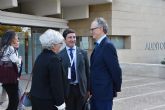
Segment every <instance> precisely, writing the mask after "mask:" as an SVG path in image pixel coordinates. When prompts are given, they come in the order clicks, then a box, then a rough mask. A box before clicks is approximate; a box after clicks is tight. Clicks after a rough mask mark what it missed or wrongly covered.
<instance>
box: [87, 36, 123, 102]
mask: <svg viewBox="0 0 165 110" xmlns="http://www.w3.org/2000/svg"><path fill="white" fill-rule="evenodd" d="M90 62H91V66H90V70H91V71H90V72H91V93H92V96H93V98H96V99H99V100H109V99H110V100H112V99H113V97H116V95H117V94H116V92H119V91H121V83H122V74H121V73H122V72H121V68H120V66H119V63H118V57H117V52H116V49H115V47H114V46H113V44H112V43H111V41H110V40H109V38H107V37H105V38H104V39H103V40H102V41H101V43H100V44H99V46H98V47H97V48H96V49H94V51H93V53H92V55H91V59H90Z"/></svg>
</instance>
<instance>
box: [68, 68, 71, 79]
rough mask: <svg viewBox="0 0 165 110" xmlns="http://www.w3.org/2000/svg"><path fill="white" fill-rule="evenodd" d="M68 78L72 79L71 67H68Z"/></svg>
mask: <svg viewBox="0 0 165 110" xmlns="http://www.w3.org/2000/svg"><path fill="white" fill-rule="evenodd" d="M68 79H71V67H68Z"/></svg>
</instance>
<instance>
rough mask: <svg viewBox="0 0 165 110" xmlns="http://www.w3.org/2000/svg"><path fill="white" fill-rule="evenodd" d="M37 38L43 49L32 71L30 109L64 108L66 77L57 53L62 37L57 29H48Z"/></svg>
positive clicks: (61, 43)
mask: <svg viewBox="0 0 165 110" xmlns="http://www.w3.org/2000/svg"><path fill="white" fill-rule="evenodd" d="M39 40H40V42H41V45H42V48H43V50H42V52H41V53H40V54H39V56H38V57H37V59H36V61H35V64H34V66H33V71H32V74H33V75H32V84H31V90H30V95H31V102H32V110H65V106H66V105H65V89H66V88H67V82H66V81H67V78H66V77H65V73H64V71H63V66H62V61H61V58H60V57H59V55H58V54H57V53H58V52H59V51H60V50H61V48H62V45H63V43H64V38H63V36H62V35H61V34H60V33H59V32H58V31H55V30H52V29H48V30H47V31H46V32H44V33H43V34H42V35H41V36H40V38H39Z"/></svg>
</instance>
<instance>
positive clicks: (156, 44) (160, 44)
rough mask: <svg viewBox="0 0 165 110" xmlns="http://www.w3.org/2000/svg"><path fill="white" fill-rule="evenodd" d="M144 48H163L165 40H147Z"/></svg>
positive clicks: (164, 47) (164, 48)
mask: <svg viewBox="0 0 165 110" xmlns="http://www.w3.org/2000/svg"><path fill="white" fill-rule="evenodd" d="M145 50H165V42H147V43H146V46H145Z"/></svg>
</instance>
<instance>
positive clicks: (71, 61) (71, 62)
mask: <svg viewBox="0 0 165 110" xmlns="http://www.w3.org/2000/svg"><path fill="white" fill-rule="evenodd" d="M75 57H76V50H75V52H73V59H72V58H71V56H70V53H69V60H70V66H72V65H73V62H74V60H75Z"/></svg>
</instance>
